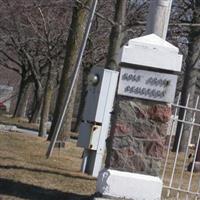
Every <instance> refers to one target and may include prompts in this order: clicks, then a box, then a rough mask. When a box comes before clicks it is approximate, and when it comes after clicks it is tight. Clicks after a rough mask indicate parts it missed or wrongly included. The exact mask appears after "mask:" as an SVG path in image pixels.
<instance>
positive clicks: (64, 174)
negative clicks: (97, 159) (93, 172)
mask: <svg viewBox="0 0 200 200" xmlns="http://www.w3.org/2000/svg"><path fill="white" fill-rule="evenodd" d="M0 169H16V170H26V171H30V172H37V173H47V174H53V175H61V176H65V177H72V178H78V179H84V180H95V178H93V177H84V176H81V175H80V176H79V175H75V174H73V172H72V174H70V173H60V172H57V171H51V170H47V169H38V168H31V167H22V166H16V165H0Z"/></svg>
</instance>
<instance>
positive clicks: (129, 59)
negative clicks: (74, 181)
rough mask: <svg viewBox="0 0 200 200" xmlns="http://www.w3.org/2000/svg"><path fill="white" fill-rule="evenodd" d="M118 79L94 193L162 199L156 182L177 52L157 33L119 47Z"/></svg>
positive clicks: (178, 57) (179, 58) (179, 61)
mask: <svg viewBox="0 0 200 200" xmlns="http://www.w3.org/2000/svg"><path fill="white" fill-rule="evenodd" d="M120 63H121V64H120V65H121V69H120V78H119V83H118V91H117V95H116V99H115V107H114V113H113V116H112V121H111V132H110V137H109V138H108V140H107V158H106V165H105V169H104V170H103V171H101V172H100V174H99V176H98V180H97V192H99V193H101V194H103V195H105V196H110V197H118V198H125V199H137V200H143V199H145V200H146V199H149V200H153V199H160V198H161V191H162V181H161V179H160V178H159V175H160V169H161V160H162V159H163V155H164V148H165V146H164V144H165V138H166V135H167V130H168V123H169V121H170V117H171V107H170V104H169V103H171V102H173V99H174V96H175V90H176V82H177V76H176V75H175V73H177V72H179V71H180V70H181V64H182V55H180V54H179V50H178V48H176V47H175V46H173V45H172V44H170V43H168V42H166V41H165V40H163V39H162V38H160V37H158V36H156V35H155V34H150V35H147V36H143V37H140V38H136V39H133V40H130V41H129V42H128V45H126V46H124V47H123V48H122V52H121V57H120Z"/></svg>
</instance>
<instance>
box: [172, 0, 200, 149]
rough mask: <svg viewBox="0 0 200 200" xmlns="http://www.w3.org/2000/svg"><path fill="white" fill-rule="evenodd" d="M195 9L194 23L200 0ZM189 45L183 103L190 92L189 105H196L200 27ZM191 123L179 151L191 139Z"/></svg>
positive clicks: (199, 14) (198, 18) (198, 19)
mask: <svg viewBox="0 0 200 200" xmlns="http://www.w3.org/2000/svg"><path fill="white" fill-rule="evenodd" d="M194 7H195V10H194V13H193V20H192V23H200V2H198V1H195V6H194ZM189 41H190V43H189V47H188V55H187V58H186V69H185V73H184V82H183V87H182V95H181V105H183V106H184V105H185V104H186V101H187V96H188V94H190V100H189V104H188V106H189V107H193V106H194V96H195V90H196V84H197V77H198V73H199V72H198V68H199V67H198V65H199V55H200V27H198V26H196V27H192V28H191V31H190V36H189ZM192 114H193V113H192V112H191V111H190V112H187V115H186V119H187V120H190V119H191V117H192ZM183 116H184V109H180V111H179V119H180V120H182V119H183ZM181 126H182V123H181V122H179V123H178V126H177V131H176V135H175V141H174V145H173V151H176V149H177V145H178V140H179V136H180V132H181ZM188 129H190V125H185V127H184V131H183V134H182V137H181V143H180V149H179V151H185V149H186V147H187V143H188V139H189V132H190V131H189V130H188Z"/></svg>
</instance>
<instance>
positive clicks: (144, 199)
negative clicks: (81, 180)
mask: <svg viewBox="0 0 200 200" xmlns="http://www.w3.org/2000/svg"><path fill="white" fill-rule="evenodd" d="M96 187H97V188H96V190H97V192H100V193H101V194H102V195H105V196H110V197H114V198H125V199H134V200H160V199H161V193H162V181H161V179H160V178H159V177H154V176H149V175H142V174H136V173H129V172H121V171H117V170H111V169H104V170H102V171H101V172H100V173H99V176H98V179H97V186H96Z"/></svg>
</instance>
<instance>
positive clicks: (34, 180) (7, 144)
mask: <svg viewBox="0 0 200 200" xmlns="http://www.w3.org/2000/svg"><path fill="white" fill-rule="evenodd" d="M47 146H48V143H47V142H46V140H45V139H43V138H39V137H35V136H29V135H24V134H19V133H0V199H1V198H3V199H69V200H75V199H77V200H78V199H85V198H86V199H88V196H90V195H91V194H93V193H94V192H95V182H96V181H95V179H94V178H92V177H90V176H86V175H83V174H82V173H80V164H81V153H82V150H81V149H80V148H77V147H76V144H75V142H73V141H71V142H68V143H67V145H66V148H64V149H61V150H58V149H56V150H55V151H54V153H53V156H52V157H51V158H50V159H46V158H45V153H46V150H47Z"/></svg>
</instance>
